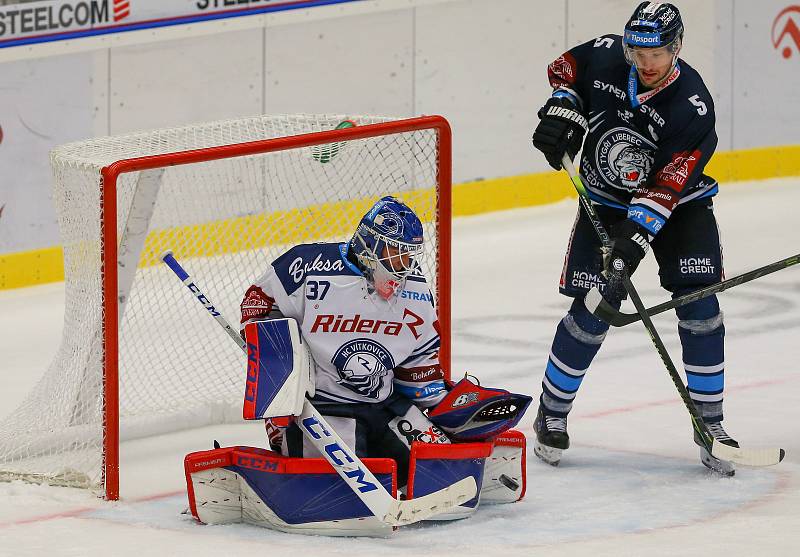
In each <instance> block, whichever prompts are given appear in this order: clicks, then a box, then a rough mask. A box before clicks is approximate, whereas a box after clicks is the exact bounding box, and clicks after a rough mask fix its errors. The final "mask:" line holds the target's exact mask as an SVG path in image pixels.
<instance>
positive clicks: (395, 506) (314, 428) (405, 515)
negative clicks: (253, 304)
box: [161, 251, 478, 526]
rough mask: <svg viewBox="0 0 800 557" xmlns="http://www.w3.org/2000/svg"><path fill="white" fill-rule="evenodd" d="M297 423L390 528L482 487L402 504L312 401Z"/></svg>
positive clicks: (170, 260) (169, 261) (178, 269)
mask: <svg viewBox="0 0 800 557" xmlns="http://www.w3.org/2000/svg"><path fill="white" fill-rule="evenodd" d="M161 260H162V261H163V262H164V263H165V264H166V265H167V266H168V267H169V268H170V269H171V270H172V272H174V273H175V274H176V275H177V276H178V278H179V279H180V280H181V281H182V282H183V284H185V285H186V287H187V288H188V289H189V291H190V292H191V293H192V294H193V295H194V297H195V298H197V300H198V301H199V302H200V303H201V304H203V307H205V308H206V310H207V311H208V312H209V313H210V314H211V316H212V317H213V318H214V319H215V320H216V322H217V323H218V324H219V325H220V326H221V327H222V328H223V329H225V332H226V333H228V336H229V337H230V338H231V339H233V341H234V342H236V344H237V346H239V348H241V349H242V350H243V351H244V353H245V355H246V354H247V347H246V346H245V342H244V340H243V339H242V337H241V336H240V335H239V334H238V333H237V332H236V331H234V330H233V328H232V327H231V326H230V324H229V323H228V321H227V320H226V319H225V317H223V315H222V314H221V313H220V312H219V311H218V310H217V309H216V308H214V306H213V304H212V303H211V301H210V300H209V299H208V297H206V295H205V294H204V293H203V291H202V290H200V288H199V287H198V286H197V285H196V284H195V282H194V280H192V278H191V277H190V276H189V274H188V273H187V272H186V271H185V270H184V268H183V267H182V266H181V264H180V263H178V261H177V260H176V259H175V257H174V256H173V255H172V252H170V251H167V252H165V253H164V254H163V255H162V256H161ZM295 421H296V422H297V424H298V426H299V427H300V430H301V431H302V432H303V435H305V437H306V438H307V439H308V440H309V441H311V443H312V444H313V445H314V446H315V447H316V448H317V450H318V451H319V452H320V453H321V454H322V456H323V457H325V460H327V461H328V462H329V463H330V465H331V466H333V469H334V470H336V472H337V473H338V474H339V476H341V478H342V479H343V480H344V481H345V483H346V484H347V485H348V487H349V488H350V489H352V490H353V493H355V494H356V495H357V496H358V498H359V499H361V501H362V502H363V503H364V505H366V507H367V508H368V509H369V510H370V511H371V512H372V514H374V515H375V516H376V517H377V518H378V520H380V521H382V522H384V523H386V524H389V525H390V526H403V525H406V524H412V523H414V522H418V521H420V520H425V519H427V518H431V517H432V516H433V515H435V514H439V513H441V512H444V511H447V510H448V509H451V508H453V507H456V506H458V505H460V504H462V503H465V502H467V501H469V500H470V499H472V498H474V497H475V496H476V495H477V494H478V486H477V484H476V483H475V479H474V478H473V477H472V476H469V477H467V478H464V479H462V480H459V481H457V482H456V483H454V484H452V485H449V486H448V487H445V488H444V489H440V490H439V491H435V492H433V493H430V494H428V495H425V496H423V497H415V498H414V499H410V500H407V501H398V500H397V499H395V498H394V497H392V496H391V495H390V494H389V492H388V491H386V488H385V487H384V486H383V484H381V483H380V482H379V481H378V479H377V478H376V477H375V476H374V475H373V474H372V472H370V471H369V469H368V468H367V467H366V465H365V464H364V463H363V462H362V461H361V459H360V458H358V456H356V453H355V451H353V450H352V449H351V448H350V447H349V446H348V445H347V443H345V442H344V440H343V439H342V438H341V437H340V436H339V435H338V434H337V433H336V431H335V430H334V429H333V428H332V427H331V426H330V425H329V424H328V422H327V420H325V418H324V417H323V416H322V414H320V413H319V412H318V411H317V409H316V408H314V405H313V404H311V402H310V401H309V400H308V399H306V400H305V402H304V403H303V411H302V413H301V414H300V415H299V416H297V417H296V419H295Z"/></svg>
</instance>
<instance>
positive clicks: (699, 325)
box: [675, 290, 724, 336]
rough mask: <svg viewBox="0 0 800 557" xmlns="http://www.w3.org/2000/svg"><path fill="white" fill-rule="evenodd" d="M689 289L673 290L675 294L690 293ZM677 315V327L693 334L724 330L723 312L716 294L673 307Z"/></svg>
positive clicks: (715, 332)
mask: <svg viewBox="0 0 800 557" xmlns="http://www.w3.org/2000/svg"><path fill="white" fill-rule="evenodd" d="M690 292H691V290H686V291H678V292H675V296H676V297H677V296H681V295H683V294H688V293H690ZM675 313H676V314H677V315H678V320H679V321H678V327H679V328H680V329H683V330H686V331H689V332H691V333H692V334H694V335H701V336H705V335H712V334H717V333H720V332H724V325H723V314H722V312H721V311H720V309H719V301H718V300H717V296H716V295H712V296H708V297H707V298H702V299H700V300H695V301H694V302H690V303H688V304H686V305H684V306H680V307H677V308H675Z"/></svg>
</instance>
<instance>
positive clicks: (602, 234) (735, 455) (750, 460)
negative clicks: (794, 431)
mask: <svg viewBox="0 0 800 557" xmlns="http://www.w3.org/2000/svg"><path fill="white" fill-rule="evenodd" d="M561 163H562V166H563V167H564V170H565V171H566V172H567V174H568V175H569V179H570V180H571V181H572V184H573V185H574V186H575V189H576V190H577V191H578V199H579V200H580V203H581V206H583V209H584V211H586V215H587V216H588V217H589V220H590V221H592V226H593V227H594V229H595V232H597V236H598V237H599V238H600V242H601V243H602V244H603V247H604V248H606V249H609V248H611V239H610V238H609V236H608V233H607V232H606V229H605V227H604V226H603V222H602V221H601V220H600V217H599V216H598V214H597V211H595V210H594V207H593V206H592V203H591V201H590V200H589V193H588V192H587V191H586V188H585V187H584V185H583V182H582V181H581V178H580V176H579V175H578V173H577V171H576V170H575V167H574V166H573V164H572V160H571V159H570V158H569V156H568V155H564V157H563V159H562V160H561ZM622 283H623V285H624V286H625V290H626V291H627V292H628V295H629V296H630V298H631V301H632V302H633V305H634V307H635V308H636V311H637V312H638V314H639V316H640V317H641V320H642V322H643V323H644V326H645V329H647V333H648V334H649V335H650V340H652V341H653V345H654V346H655V348H656V351H657V352H658V355H659V356H660V357H661V361H662V362H664V366H665V367H666V368H667V372H668V373H669V376H670V379H672V382H673V383H674V384H675V388H676V389H678V394H679V395H680V396H681V400H683V404H684V405H685V406H686V409H687V410H689V414H690V416H691V420H692V427H693V428H694V430H695V431H696V432H697V434H698V436H699V438H700V441H701V442H702V443H703V446H704V447H705V449H706V450H707V451H708V452H709V453H711V454H712V455H713V456H714V457H715V458H718V459H719V460H727V461H728V462H735V463H737V464H742V465H745V466H770V465H772V464H777V463H779V462H780V461H781V460H783V457H784V455H785V452H784V450H783V449H741V448H736V447H730V446H728V445H725V444H723V443H720V442H719V441H718V440H717V439H715V438H714V436H713V435H711V432H710V431H709V430H708V426H706V424H705V422H704V421H703V418H702V416H701V415H700V412H699V411H698V410H697V407H696V406H695V405H694V402H693V401H692V399H691V397H690V396H689V391H688V390H687V389H686V386H685V385H684V384H683V380H682V379H681V376H680V375H679V374H678V370H677V369H676V368H675V364H674V363H672V358H670V356H669V353H668V352H667V348H666V347H665V346H664V342H663V341H662V340H661V337H660V336H659V334H658V331H657V330H656V327H655V325H653V320H652V319H650V316H649V315H648V313H647V309H646V308H645V307H644V304H643V303H642V299H641V298H640V297H639V294H638V293H637V292H636V288H634V286H633V283H632V282H631V279H630V278H629V277H628V272H627V269H624V268H623V269H622Z"/></svg>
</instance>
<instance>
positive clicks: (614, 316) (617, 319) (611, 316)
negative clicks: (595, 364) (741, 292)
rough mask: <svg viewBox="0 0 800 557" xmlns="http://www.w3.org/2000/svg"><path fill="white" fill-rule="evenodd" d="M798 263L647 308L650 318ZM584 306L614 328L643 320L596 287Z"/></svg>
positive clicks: (798, 258) (797, 258)
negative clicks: (612, 300)
mask: <svg viewBox="0 0 800 557" xmlns="http://www.w3.org/2000/svg"><path fill="white" fill-rule="evenodd" d="M798 263H800V253H799V254H797V255H793V256H791V257H787V258H786V259H781V260H780V261H776V262H774V263H770V264H769V265H764V266H763V267H759V268H758V269H753V270H752V271H748V272H746V273H742V274H741V275H737V276H735V277H732V278H729V279H727V280H723V281H722V282H718V283H716V284H712V285H710V286H706V287H705V288H701V289H699V290H696V291H694V292H690V293H689V294H685V295H683V296H679V297H677V298H673V299H672V300H669V301H667V302H664V303H661V304H658V305H657V306H653V307H649V308H647V315H649V316H651V317H652V316H653V315H658V314H659V313H662V312H665V311H667V310H670V309H674V308H677V307H680V306H683V305H686V304H688V303H690V302H694V301H696V300H700V299H702V298H705V297H707V296H711V295H712V294H716V293H717V292H723V291H724V290H727V289H729V288H733V287H734V286H739V285H740V284H744V283H746V282H750V281H751V280H755V279H757V278H760V277H763V276H765V275H769V274H771V273H775V272H777V271H780V270H782V269H786V268H787V267H791V266H793V265H797V264H798ZM584 303H585V304H586V307H587V308H588V309H589V311H591V312H592V313H593V314H594V315H595V316H597V317H599V318H600V319H602V320H603V321H605V322H606V323H608V324H609V325H611V326H612V327H624V326H625V325H630V324H631V323H635V322H636V321H640V320H641V316H640V315H639V314H638V313H625V312H622V311H619V310H618V309H616V308H614V307H613V306H612V305H611V304H609V303H608V302H607V301H606V300H605V298H603V295H602V294H600V291H599V290H598V289H597V287H596V286H593V287H592V289H591V290H589V293H588V294H586V298H585V299H584Z"/></svg>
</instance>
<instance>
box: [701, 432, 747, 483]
mask: <svg viewBox="0 0 800 557" xmlns="http://www.w3.org/2000/svg"><path fill="white" fill-rule="evenodd" d="M705 424H706V427H708V431H709V432H710V433H711V435H712V436H713V437H714V439H716V440H717V441H719V442H720V443H722V444H724V445H728V446H729V447H736V448H737V449H738V448H739V443H737V442H736V441H735V440H734V439H733V438H731V436H730V435H728V433H727V432H726V431H725V429H723V427H722V422H705ZM694 442H695V443H697V444H698V445H699V446H700V461H701V462H702V463H703V464H704V465H705V466H706V467H707V468H710V469H711V470H713V471H714V472H716V473H717V474H721V475H723V476H728V477H730V476H733V475H734V474H736V468H735V467H734V465H733V462H729V461H727V460H720V459H718V458H716V457H715V456H713V455H712V454H711V453H709V452H708V450H707V449H706V448H705V447H704V446H703V442H702V441H701V439H700V434H698V433H697V432H696V431H695V432H694Z"/></svg>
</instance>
